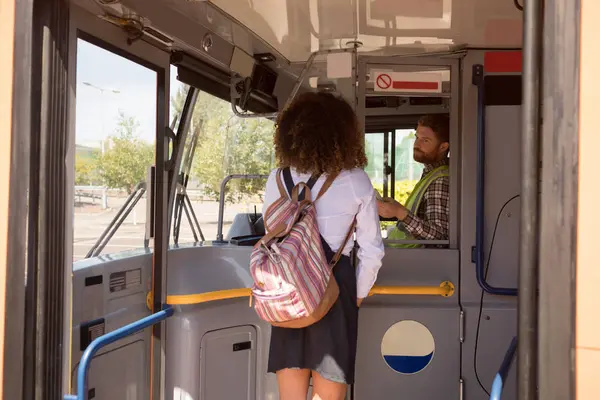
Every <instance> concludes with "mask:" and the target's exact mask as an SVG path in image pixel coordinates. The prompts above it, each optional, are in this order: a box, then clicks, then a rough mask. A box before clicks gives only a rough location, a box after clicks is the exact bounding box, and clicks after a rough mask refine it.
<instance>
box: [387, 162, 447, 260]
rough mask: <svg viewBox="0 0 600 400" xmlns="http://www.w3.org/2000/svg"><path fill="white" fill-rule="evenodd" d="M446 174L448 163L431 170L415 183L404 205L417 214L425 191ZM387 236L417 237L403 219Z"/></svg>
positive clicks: (410, 246) (400, 246)
mask: <svg viewBox="0 0 600 400" xmlns="http://www.w3.org/2000/svg"><path fill="white" fill-rule="evenodd" d="M444 176H449V168H448V166H447V165H442V166H440V167H437V168H435V169H433V170H431V171H430V172H429V173H428V174H427V175H425V176H424V177H423V179H421V180H420V181H419V182H418V183H417V184H416V185H415V188H414V189H413V191H412V192H411V193H410V195H409V196H408V199H406V204H404V207H406V208H407V209H408V210H409V211H410V212H411V213H412V214H413V215H417V210H418V209H419V206H420V205H421V201H422V200H423V196H424V195H425V191H426V190H427V189H428V188H429V186H430V185H431V184H432V183H433V181H435V180H436V179H438V178H441V177H444ZM387 238H388V239H389V240H415V237H413V236H412V235H411V234H410V233H408V231H407V230H406V227H405V226H404V224H403V223H402V221H399V222H398V223H397V224H396V226H394V227H393V228H392V229H391V230H390V232H389V233H388V237H387ZM388 246H389V247H398V248H417V247H423V245H422V244H411V243H390V244H389V245H388Z"/></svg>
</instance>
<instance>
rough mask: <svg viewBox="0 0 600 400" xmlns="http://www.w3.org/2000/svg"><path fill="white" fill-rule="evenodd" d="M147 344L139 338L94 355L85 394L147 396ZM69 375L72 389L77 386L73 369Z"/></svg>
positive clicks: (124, 398) (141, 399) (123, 398)
mask: <svg viewBox="0 0 600 400" xmlns="http://www.w3.org/2000/svg"><path fill="white" fill-rule="evenodd" d="M146 348H147V344H145V343H144V342H143V341H142V340H138V341H135V342H133V343H130V344H128V345H125V346H123V345H122V346H121V347H119V348H117V349H115V350H112V351H108V352H105V353H103V354H100V355H98V356H96V357H94V359H93V361H92V364H91V367H90V372H89V378H88V395H89V397H88V398H89V399H90V400H92V399H99V400H102V399H119V400H145V399H147V398H148V387H147V381H146V379H145V376H146V373H147V371H146V365H147V363H148V361H147V355H146V353H147V350H146ZM77 366H78V365H76V367H77ZM72 379H73V390H75V388H76V387H77V373H76V372H74V373H73V378H72ZM73 393H75V391H73Z"/></svg>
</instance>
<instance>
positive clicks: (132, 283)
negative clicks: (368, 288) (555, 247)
mask: <svg viewBox="0 0 600 400" xmlns="http://www.w3.org/2000/svg"><path fill="white" fill-rule="evenodd" d="M526 2H527V1H526ZM50 3H52V4H55V7H54V8H53V9H51V10H50V9H46V11H45V14H44V15H46V18H48V21H49V22H48V24H50V25H51V26H54V27H55V28H56V29H55V30H54V32H55V33H54V34H55V35H56V36H55V37H52V38H50V39H49V38H48V37H47V36H45V35H47V33H44V32H42V31H40V32H39V34H38V36H34V38H33V40H34V41H35V40H39V41H41V42H43V43H46V42H48V43H50V44H49V46H53V47H49V48H48V49H49V50H48V51H49V52H50V53H49V54H51V56H48V58H45V59H44V61H45V62H48V63H50V64H48V65H50V67H48V68H49V69H48V70H49V71H51V72H50V73H51V74H52V75H51V77H53V79H55V81H52V82H50V83H47V85H48V86H47V87H48V88H49V92H48V94H47V96H54V97H52V98H53V99H54V104H55V106H54V108H52V109H50V110H48V112H49V113H51V114H52V115H53V116H52V117H51V118H54V120H55V121H58V122H56V123H57V124H59V125H60V124H62V125H60V126H62V127H63V128H64V129H62V130H61V129H58V128H56V132H58V133H57V134H56V135H55V136H54V137H53V139H52V140H51V141H50V142H49V143H48V144H45V145H44V144H43V143H42V144H41V146H42V147H40V148H41V149H45V148H46V147H44V146H52V145H55V146H57V147H56V148H55V149H58V150H59V153H60V152H61V151H62V154H59V155H58V156H57V158H56V159H55V160H54V159H51V160H50V161H48V162H49V163H50V164H47V165H54V164H52V163H53V162H54V163H55V164H56V165H59V166H60V164H61V161H60V160H61V159H62V160H65V159H66V163H65V165H63V166H62V167H60V168H62V169H58V170H57V171H59V172H60V171H63V172H64V177H65V178H64V180H62V181H61V182H62V184H63V185H64V187H65V192H64V193H65V194H64V196H63V197H61V198H60V199H59V198H58V197H57V199H58V200H57V202H56V203H55V206H56V207H58V208H59V209H60V210H62V211H60V213H58V211H57V214H56V216H57V218H58V219H61V218H62V220H63V221H64V223H60V224H57V225H56V227H57V228H56V229H57V230H56V235H57V236H56V237H57V240H56V242H55V244H56V246H59V247H61V248H62V250H61V253H60V257H59V258H57V259H56V260H57V261H59V262H60V261H61V260H62V264H64V266H65V269H66V270H67V271H66V272H65V271H62V269H57V270H56V271H54V272H48V273H53V274H55V276H56V277H60V276H64V277H65V278H66V279H64V281H63V282H62V283H59V282H55V287H54V289H53V290H52V291H48V292H47V294H46V297H45V303H44V304H45V307H46V309H47V310H53V311H52V312H49V313H48V315H47V316H46V317H40V316H37V317H36V316H35V315H37V314H35V312H34V313H33V314H34V316H33V317H31V318H32V319H31V320H28V321H29V322H28V323H30V324H32V325H29V326H30V327H35V326H36V324H37V327H38V329H39V328H40V323H41V322H40V321H44V324H45V329H46V330H45V331H44V332H46V334H47V335H49V337H51V336H52V335H58V336H60V337H61V338H62V339H61V340H62V343H61V346H59V347H57V348H55V351H56V353H55V355H56V354H62V356H61V357H57V358H56V359H57V360H59V359H60V360H62V362H61V365H60V370H61V371H62V382H63V389H64V391H65V392H66V393H68V394H65V399H128V400H134V399H139V400H141V399H149V398H151V399H158V398H164V399H167V400H221V399H223V400H225V399H227V400H234V399H247V400H253V399H257V400H258V399H261V400H275V399H278V390H277V382H276V378H275V376H274V375H273V374H268V373H267V372H266V370H267V356H268V350H269V335H270V328H269V326H268V325H267V324H266V323H264V322H262V321H261V320H259V318H258V317H257V315H256V313H255V312H254V310H253V308H252V307H251V306H249V293H250V292H249V288H250V287H251V285H252V279H251V276H250V273H249V269H248V268H249V267H248V264H249V256H250V252H251V250H252V246H253V245H254V244H255V243H256V241H257V240H258V239H259V238H260V237H261V236H262V235H264V233H265V232H264V225H263V224H262V218H261V210H262V195H263V193H264V185H265V182H266V179H265V178H266V177H267V175H268V174H269V172H270V171H271V169H272V168H274V167H275V166H276V164H275V157H274V150H273V144H272V138H273V131H274V126H275V119H276V117H277V114H278V112H280V111H281V110H282V109H284V108H285V107H286V106H287V105H288V104H289V103H290V102H291V101H292V99H294V98H295V97H296V96H297V95H298V94H300V93H303V92H306V91H326V92H333V93H336V94H339V95H341V96H343V97H344V99H346V100H347V101H348V102H349V103H350V104H351V105H352V107H353V108H354V109H355V111H356V113H357V116H358V118H359V121H360V124H361V129H363V130H364V134H365V147H366V151H367V155H368V158H369V161H368V162H369V163H368V166H367V167H366V171H367V173H368V175H369V177H370V178H371V180H372V182H373V186H374V187H375V189H377V190H378V191H379V192H380V193H381V194H382V195H383V196H389V197H394V198H395V199H397V200H399V201H403V200H405V199H406V196H407V195H408V193H410V191H411V190H412V188H413V187H414V184H415V183H416V181H418V179H419V178H420V176H421V170H422V165H420V164H418V163H416V162H415V161H414V160H413V158H412V144H413V142H414V130H415V128H416V124H417V121H418V120H419V118H420V117H421V116H423V115H426V114H445V115H448V116H449V120H450V215H449V220H450V229H449V237H448V240H443V241H418V242H417V243H416V244H418V246H417V247H415V248H401V247H395V246H394V244H395V243H394V241H393V240H390V239H387V232H388V230H389V228H390V226H392V225H393V224H394V223H395V221H388V220H384V219H382V220H381V230H382V235H383V237H384V242H385V244H386V249H385V258H384V261H383V267H382V268H381V270H380V272H379V275H378V279H377V282H376V284H375V287H374V288H373V290H372V293H371V296H369V297H368V298H367V299H366V300H365V302H364V303H363V305H362V306H361V308H360V314H359V336H358V352H357V361H356V382H355V383H354V385H352V386H351V387H350V388H349V390H348V397H347V398H348V399H355V400H371V399H391V398H403V399H414V400H434V399H435V400H437V399H442V398H443V399H467V400H483V399H489V398H499V397H494V396H498V392H497V390H498V388H497V383H495V382H496V381H495V378H496V377H497V376H498V374H499V371H501V372H502V373H501V375H502V378H503V379H501V382H500V390H501V392H502V394H501V395H502V399H506V400H508V399H516V398H517V374H516V370H517V368H516V367H515V364H516V363H517V361H516V359H517V356H516V354H515V351H516V350H515V349H516V343H517V336H518V324H517V321H518V316H519V313H518V296H517V288H518V287H519V265H520V262H521V261H520V260H521V259H522V258H520V249H521V247H520V246H521V242H522V237H521V225H522V224H521V223H522V218H521V211H522V204H521V196H522V178H523V174H524V166H523V165H522V158H521V148H522V141H523V135H522V131H523V129H522V112H523V107H522V99H523V91H524V90H525V89H524V79H523V58H524V56H525V54H526V52H524V46H523V37H524V12H523V5H522V4H520V2H518V1H513V0H485V1H481V0H461V1H457V0H454V1H452V0H420V1H416V0H402V1H394V0H326V1H325V0H209V1H206V0H195V1H193V0H192V1H190V0H162V1H158V0H71V1H65V2H62V3H61V2H55V1H53V2H50ZM59 3H60V6H58V5H56V4H59ZM532 18H535V17H532ZM39 79H42V78H39ZM55 88H59V89H55ZM57 126H58V125H57ZM53 129H54V128H53ZM528 167H529V166H528ZM537 168H541V163H540V164H539V166H538V167H537ZM537 168H536V169H537ZM48 173H50V172H43V171H42V172H40V174H48ZM533 173H534V174H535V175H533V176H536V177H537V178H536V182H535V183H534V184H533V186H532V187H533V190H535V191H537V190H539V185H540V183H539V182H538V179H539V176H540V175H539V172H538V171H535V172H533ZM48 196H53V194H52V193H49V194H48ZM59 200H60V201H59ZM49 218H50V217H49ZM48 221H50V220H48ZM396 244H397V243H396ZM412 244H415V243H412ZM48 251H50V253H52V254H54V253H55V252H58V250H57V249H54V250H53V249H49V250H48ZM56 254H58V253H56ZM62 264H59V265H62ZM61 274H62V275H61ZM35 279H36V275H35V274H31V275H29V274H28V276H27V280H28V282H30V283H32V284H33V282H34V281H35ZM29 306H30V307H35V305H32V304H29ZM30 310H31V309H30ZM36 318H37V319H36ZM39 318H42V319H39ZM35 335H36V330H35V329H34V330H33V331H31V330H26V336H27V337H26V340H33V341H35V340H36V336H35ZM27 338H29V339H27ZM519 339H520V337H519ZM519 344H521V343H520V342H519ZM47 357H50V356H49V355H48V356H47ZM511 363H512V368H511V367H510V366H511ZM31 368H35V367H31ZM33 375H35V374H33ZM24 379H25V380H26V381H27V380H28V379H34V378H33V377H29V378H28V377H27V376H25V378H24ZM529 379H531V378H529ZM31 382H33V381H31ZM534 385H535V383H534ZM25 386H27V385H25ZM33 386H34V385H33ZM32 390H33V389H32Z"/></svg>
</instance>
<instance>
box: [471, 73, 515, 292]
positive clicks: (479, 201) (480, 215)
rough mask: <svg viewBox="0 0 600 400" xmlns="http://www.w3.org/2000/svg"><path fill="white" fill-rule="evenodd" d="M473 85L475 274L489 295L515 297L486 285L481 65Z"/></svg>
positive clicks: (508, 289) (474, 76)
mask: <svg viewBox="0 0 600 400" xmlns="http://www.w3.org/2000/svg"><path fill="white" fill-rule="evenodd" d="M473 85H475V86H477V197H476V211H475V219H476V222H475V254H474V258H475V260H474V261H475V274H476V276H477V283H479V286H480V287H481V288H482V289H483V290H484V291H485V292H486V293H489V294H496V295H502V296H516V295H517V289H514V288H502V287H493V286H491V285H490V284H489V283H487V281H486V279H485V272H484V264H485V261H484V251H483V246H484V243H485V241H484V236H483V235H484V231H485V214H484V213H485V208H484V196H485V192H484V183H485V103H484V79H483V65H480V64H476V65H474V66H473Z"/></svg>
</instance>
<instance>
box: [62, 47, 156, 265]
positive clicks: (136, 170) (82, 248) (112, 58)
mask: <svg viewBox="0 0 600 400" xmlns="http://www.w3.org/2000/svg"><path fill="white" fill-rule="evenodd" d="M76 91H77V92H76V93H77V95H76V99H77V100H76V133H75V143H76V152H75V188H74V195H75V199H74V200H75V202H74V205H75V210H74V243H73V247H74V248H73V261H77V260H81V259H83V258H86V256H88V255H89V253H90V250H92V249H93V248H95V247H96V246H97V245H98V243H99V239H100V238H101V236H102V234H103V232H104V231H105V230H106V228H107V227H109V226H110V225H111V224H117V225H118V218H116V217H117V214H118V213H119V211H120V210H121V208H123V207H124V204H125V203H126V201H127V199H128V198H129V197H130V196H133V197H134V198H135V196H136V193H138V194H140V193H141V192H139V191H137V190H136V189H138V188H139V186H138V184H140V183H142V182H145V181H146V179H147V173H148V169H149V167H150V166H151V165H153V164H154V156H155V150H154V148H155V145H154V144H155V138H156V109H157V73H156V72H155V71H153V70H151V69H149V68H146V67H144V66H142V65H140V64H138V63H136V62H133V61H131V60H129V59H127V58H125V57H122V56H120V55H117V54H115V53H112V52H110V51H108V50H105V49H103V48H101V47H99V46H96V45H94V44H92V43H90V42H88V41H85V40H83V39H78V41H77V87H76ZM141 196H142V197H141V198H140V199H139V200H138V201H137V203H136V205H135V207H133V208H132V209H131V210H130V212H129V214H128V216H127V218H125V220H124V221H123V222H122V224H121V225H120V226H119V227H118V230H117V231H116V232H115V234H114V235H113V237H112V238H111V239H110V241H109V242H108V243H107V244H106V246H105V247H104V248H103V249H102V250H101V251H99V252H98V254H108V253H116V252H121V251H126V250H131V249H136V248H142V247H144V236H145V219H146V210H145V208H146V200H145V195H143V194H142V195H141Z"/></svg>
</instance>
